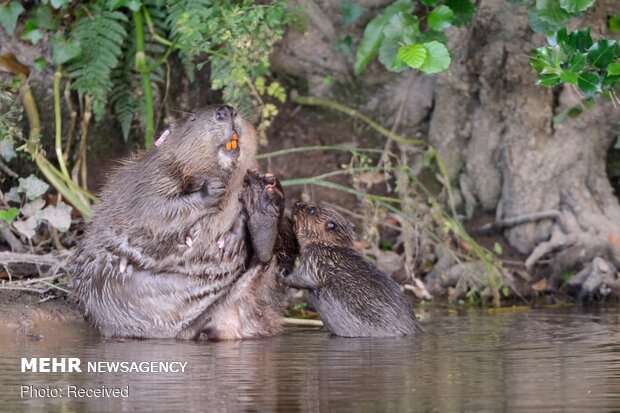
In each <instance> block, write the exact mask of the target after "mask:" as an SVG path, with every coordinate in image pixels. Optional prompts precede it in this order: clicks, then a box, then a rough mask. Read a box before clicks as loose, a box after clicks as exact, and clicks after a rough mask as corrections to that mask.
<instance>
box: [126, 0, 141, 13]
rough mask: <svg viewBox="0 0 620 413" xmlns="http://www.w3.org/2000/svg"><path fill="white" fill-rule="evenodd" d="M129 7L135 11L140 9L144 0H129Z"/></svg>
mask: <svg viewBox="0 0 620 413" xmlns="http://www.w3.org/2000/svg"><path fill="white" fill-rule="evenodd" d="M127 7H128V8H129V10H131V11H133V12H134V13H135V12H137V11H139V10H140V7H142V2H141V1H139V0H129V1H128V2H127Z"/></svg>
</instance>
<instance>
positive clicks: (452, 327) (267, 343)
mask: <svg viewBox="0 0 620 413" xmlns="http://www.w3.org/2000/svg"><path fill="white" fill-rule="evenodd" d="M0 319H1V315H0ZM424 329H425V333H424V335H423V336H422V337H420V338H416V339H414V338H399V339H342V338H335V337H330V336H329V335H328V334H327V333H326V332H325V331H323V330H320V329H312V328H289V329H287V332H286V334H285V335H284V336H281V337H277V338H273V339H267V340H255V341H243V342H222V343H208V344H200V343H192V342H176V341H167V340H148V341H140V340H127V341H124V342H122V341H120V342H119V341H117V340H105V339H101V338H99V337H97V336H96V335H95V334H93V333H92V332H90V331H89V330H88V329H86V328H84V327H83V326H81V325H80V326H71V325H59V324H56V325H54V324H53V323H50V324H49V325H47V326H42V327H41V334H42V335H43V337H33V336H24V335H22V334H18V333H14V332H13V331H12V330H10V329H8V328H6V327H5V328H4V329H2V330H1V331H0V334H1V336H0V346H1V349H0V352H1V353H0V354H1V357H0V389H1V390H0V394H1V395H2V399H1V403H0V410H2V411H33V412H35V411H48V412H54V411H57V412H61V411H62V412H71V411H76V412H77V411H89V412H90V411H118V412H124V411H153V412H155V411H158V412H159V411H161V412H186V411H209V412H210V411H213V412H217V411H230V412H239V411H257V412H275V411H283V412H287V411H310V412H312V411H325V412H344V411H361V412H391V411H405V412H414V411H423V412H502V411H503V412H526V411H527V412H580V413H581V412H586V411H587V412H620V308H617V307H612V308H605V309H596V310H583V309H576V308H573V309H550V310H526V311H523V310H521V311H510V310H502V311H500V312H488V311H472V312H466V313H462V314H456V313H449V312H447V311H433V312H430V313H429V317H428V321H426V322H425V323H424ZM35 356H40V357H79V358H80V359H81V360H82V365H84V364H85V363H86V362H88V361H111V360H118V361H182V362H187V367H186V372H185V373H179V374H172V373H168V374H145V373H124V374H121V373H116V374H114V373H106V374H104V373H99V374H97V373H87V372H83V373H81V374H80V373H39V374H35V373H21V372H20V358H21V357H35ZM21 385H32V386H35V387H39V388H41V387H43V388H45V387H46V386H50V387H58V388H64V387H66V386H67V385H77V386H79V387H84V388H96V387H101V386H104V385H105V386H107V387H123V386H127V385H128V386H129V397H128V398H120V399H113V398H107V399H106V398H100V399H95V398H90V399H76V398H68V397H66V395H65V397H63V398H28V397H24V398H22V397H20V388H21V387H20V386H21Z"/></svg>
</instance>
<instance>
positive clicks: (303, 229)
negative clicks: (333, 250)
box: [293, 202, 356, 250]
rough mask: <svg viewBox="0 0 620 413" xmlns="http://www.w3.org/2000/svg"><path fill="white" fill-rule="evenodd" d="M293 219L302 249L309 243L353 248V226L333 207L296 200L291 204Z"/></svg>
mask: <svg viewBox="0 0 620 413" xmlns="http://www.w3.org/2000/svg"><path fill="white" fill-rule="evenodd" d="M293 221H294V223H295V224H294V225H295V235H296V236H297V241H298V242H299V247H300V248H301V249H302V250H303V249H305V248H306V247H307V246H309V245H311V244H318V245H322V246H328V247H340V248H353V241H354V240H355V238H356V236H355V226H354V225H353V224H352V223H351V222H349V221H347V220H346V219H345V218H344V217H343V216H342V215H340V214H339V213H337V212H336V211H334V210H333V209H330V208H325V207H323V206H321V205H320V204H302V203H301V202H296V203H295V205H294V206H293Z"/></svg>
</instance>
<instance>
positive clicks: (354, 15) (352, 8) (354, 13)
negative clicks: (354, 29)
mask: <svg viewBox="0 0 620 413" xmlns="http://www.w3.org/2000/svg"><path fill="white" fill-rule="evenodd" d="M366 10H367V9H366V7H364V6H362V5H361V4H357V3H355V2H352V1H350V0H344V1H342V2H341V3H340V20H341V21H342V24H343V25H345V26H350V25H352V24H353V23H355V22H356V21H358V20H359V18H360V17H362V15H363V14H364V13H366Z"/></svg>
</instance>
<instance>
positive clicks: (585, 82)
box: [577, 72, 601, 96]
mask: <svg viewBox="0 0 620 413" xmlns="http://www.w3.org/2000/svg"><path fill="white" fill-rule="evenodd" d="M577 86H579V89H581V91H582V92H584V93H585V94H586V96H592V95H594V94H596V93H598V92H600V91H601V78H600V77H599V75H598V74H596V73H594V72H586V73H582V74H580V75H579V79H578V81H577Z"/></svg>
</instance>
